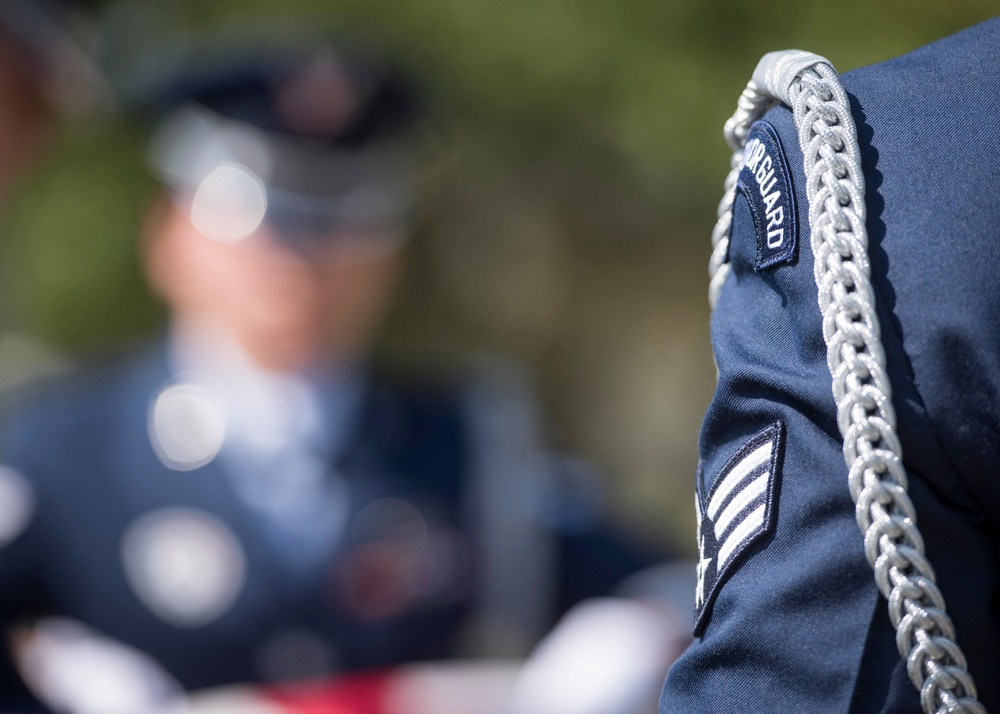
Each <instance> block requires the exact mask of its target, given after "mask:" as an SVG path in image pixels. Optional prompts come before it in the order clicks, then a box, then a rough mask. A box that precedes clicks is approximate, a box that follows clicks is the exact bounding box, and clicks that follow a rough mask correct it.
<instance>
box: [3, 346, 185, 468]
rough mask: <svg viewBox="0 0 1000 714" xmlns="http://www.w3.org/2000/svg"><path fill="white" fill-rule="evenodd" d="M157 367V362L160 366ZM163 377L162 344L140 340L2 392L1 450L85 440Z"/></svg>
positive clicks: (145, 399)
mask: <svg viewBox="0 0 1000 714" xmlns="http://www.w3.org/2000/svg"><path fill="white" fill-rule="evenodd" d="M161 365H163V366H162V367H161ZM165 375H166V367H165V362H164V359H163V356H162V347H161V346H160V345H159V344H155V345H153V344H142V345H138V346H135V345H133V346H128V347H121V348H116V349H114V350H111V351H106V352H102V353H100V354H91V355H87V356H85V357H83V358H82V359H80V360H78V361H76V362H75V363H74V365H73V366H72V367H71V368H70V369H68V370H67V371H66V372H64V373H62V374H59V375H57V376H51V377H46V378H43V379H39V380H33V381H31V382H29V383H28V384H25V385H21V386H18V387H17V388H16V389H14V390H12V391H10V392H9V393H7V394H5V395H3V396H2V399H3V405H2V421H0V424H2V434H3V437H2V448H3V449H4V452H5V453H6V452H9V451H10V450H12V449H17V448H18V447H19V446H23V445H24V444H26V443H28V444H32V445H33V446H34V447H35V448H36V449H37V445H38V444H39V443H42V444H45V443H48V444H51V445H53V446H54V447H55V446H56V445H65V444H67V443H68V440H74V441H78V440H80V439H86V438H89V437H88V434H91V433H92V432H93V431H94V430H95V429H97V428H99V425H101V424H106V423H107V421H108V420H110V419H114V418H120V417H121V416H123V415H124V414H125V413H126V412H127V411H128V410H129V409H130V408H131V407H133V406H134V405H135V403H136V402H137V401H143V402H148V400H149V394H150V393H151V391H150V390H151V389H152V388H153V387H152V386H151V385H152V383H153V382H155V381H157V380H159V381H162V380H163V379H164V378H165Z"/></svg>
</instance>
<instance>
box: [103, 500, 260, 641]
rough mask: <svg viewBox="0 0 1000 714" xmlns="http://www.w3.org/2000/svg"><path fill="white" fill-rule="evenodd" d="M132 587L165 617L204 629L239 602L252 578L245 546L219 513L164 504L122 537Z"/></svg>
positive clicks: (176, 624)
mask: <svg viewBox="0 0 1000 714" xmlns="http://www.w3.org/2000/svg"><path fill="white" fill-rule="evenodd" d="M121 547H122V562H123V564H124V566H125V575H126V577H127V579H128V582H129V585H131V586H132V590H133V591H134V592H135V594H136V595H138V596H139V599H140V600H142V602H143V603H144V604H145V605H146V606H147V607H148V608H149V609H150V610H152V612H154V613H155V614H156V615H157V616H158V617H160V618H161V619H162V620H164V621H166V622H169V623H170V624H172V625H174V626H176V627H202V626H204V625H207V624H208V623H210V622H212V621H213V620H215V619H217V618H219V617H221V616H222V615H223V614H224V613H225V612H226V611H227V610H228V609H229V608H230V606H231V605H232V604H233V603H234V602H235V601H236V598H237V597H238V596H239V594H240V592H241V591H242V590H243V584H244V581H245V579H246V556H245V555H244V552H243V547H242V546H241V545H240V542H239V541H238V540H237V539H236V536H235V535H234V534H233V533H232V531H230V530H229V528H228V527H227V526H226V525H225V524H224V523H223V522H222V521H220V520H219V519H217V518H216V517H215V516H212V515H210V514H208V513H205V512H202V511H197V510H195V509H191V508H164V509H161V510H158V511H153V512H151V513H147V514H145V515H144V516H142V517H141V518H139V519H138V520H137V521H136V522H135V523H133V524H132V525H131V526H130V527H129V529H128V530H127V531H126V533H125V535H124V537H123V538H122V546H121Z"/></svg>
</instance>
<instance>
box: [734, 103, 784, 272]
mask: <svg viewBox="0 0 1000 714" xmlns="http://www.w3.org/2000/svg"><path fill="white" fill-rule="evenodd" d="M737 187H738V190H739V191H741V192H742V193H743V195H745V196H746V198H747V203H748V204H749V205H750V216H751V217H752V219H753V227H754V232H755V233H756V234H757V261H756V263H755V264H754V269H755V270H757V272H760V271H762V270H766V269H768V268H772V267H774V266H776V265H781V264H782V263H791V262H794V261H795V254H796V248H797V243H798V230H797V228H798V224H797V222H796V216H795V194H794V193H793V192H792V175H791V172H790V171H789V170H788V161H787V160H786V159H785V152H784V151H783V150H782V148H781V140H780V139H779V138H778V133H777V132H776V131H775V130H774V127H772V126H771V125H770V124H768V123H767V122H766V121H758V122H755V123H754V124H753V126H751V127H750V133H749V134H748V135H747V142H746V144H745V145H744V147H743V168H742V169H741V170H740V178H739V182H738V183H737Z"/></svg>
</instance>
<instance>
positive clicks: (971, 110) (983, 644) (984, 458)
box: [660, 20, 1000, 714]
mask: <svg viewBox="0 0 1000 714" xmlns="http://www.w3.org/2000/svg"><path fill="white" fill-rule="evenodd" d="M998 46H1000V20H992V21H989V22H986V23H983V24H982V25H979V26H977V27H974V28H971V29H969V30H967V31H965V32H963V33H960V34H958V35H956V36H953V37H950V38H947V39H945V40H942V41H940V42H938V43H936V44H933V45H930V46H928V47H925V48H922V49H920V50H917V51H916V52H913V53H911V54H909V55H906V56H904V57H902V58H899V59H896V60H893V61H890V62H886V63H884V64H880V65H875V66H872V67H866V68H863V69H860V70H856V71H854V72H850V73H848V74H846V75H844V76H843V78H842V79H843V83H844V86H845V88H846V89H847V91H848V93H849V95H850V98H851V102H852V111H853V114H854V119H855V122H856V124H857V126H858V134H859V141H860V145H861V151H862V165H863V170H864V174H865V181H866V195H865V197H866V203H867V206H868V217H867V228H868V234H869V242H870V246H869V250H870V253H871V259H872V279H873V282H874V285H875V290H876V294H877V301H878V311H879V319H880V321H881V324H882V333H883V341H884V344H885V348H886V354H887V361H888V367H889V372H890V378H891V380H892V385H893V403H894V406H895V408H896V411H897V416H898V421H899V434H900V437H901V440H902V446H903V453H904V463H905V465H906V468H907V472H908V474H909V477H910V494H911V497H912V499H913V501H914V504H915V506H916V509H917V514H918V524H919V526H920V529H921V531H922V533H923V535H924V538H925V540H926V547H927V553H928V556H929V557H930V560H931V562H932V563H933V564H934V567H935V570H936V572H937V576H938V581H939V584H940V586H941V590H942V591H943V593H944V595H945V598H946V600H947V603H948V611H949V614H950V615H951V616H952V619H953V620H954V622H955V626H956V629H957V633H958V641H959V643H960V644H961V646H962V647H963V649H964V650H965V653H966V655H967V656H968V658H969V667H970V670H971V671H972V673H973V675H974V677H975V679H976V683H977V685H978V687H979V695H980V699H981V700H982V701H983V703H984V704H986V706H987V708H989V709H990V710H998V709H1000V689H998V686H1000V682H998V679H997V676H996V674H997V672H1000V647H998V646H997V643H998V642H1000V598H998V593H997V578H998V574H1000V573H998V547H1000V543H998V531H997V525H998V523H997V519H998V518H1000V480H998V478H997V474H998V473H1000V327H998V323H997V315H998V314H1000V281H998V280H997V275H998V274H1000V250H998V248H997V242H996V241H997V235H998V233H997V225H998V221H1000V195H998V192H997V181H998V179H1000V169H998V165H997V161H996V158H995V156H993V152H992V147H993V145H994V144H995V141H996V137H997V136H998V135H1000V80H998V75H997V72H996V61H995V58H996V48H997V47H998ZM765 119H766V120H767V121H768V122H769V123H770V124H771V125H772V126H774V128H775V129H776V131H777V133H778V135H779V137H780V141H781V143H782V145H783V147H784V149H785V151H786V153H787V158H788V162H789V165H790V167H791V174H792V182H793V184H794V187H795V190H796V201H797V209H798V213H799V215H800V216H802V217H803V221H804V220H805V219H804V217H805V216H807V215H808V207H807V205H806V198H805V177H804V174H803V167H802V154H801V151H800V149H799V146H798V140H797V134H796V130H795V127H794V123H793V121H792V117H791V114H790V112H789V110H788V109H787V108H786V107H778V108H775V109H774V110H772V111H771V112H769V113H768V115H767V116H766V117H765ZM801 229H802V240H801V241H800V248H799V257H798V261H797V262H795V263H793V264H790V265H781V266H778V267H776V268H774V269H772V270H771V271H768V272H765V273H756V272H754V270H753V267H754V262H755V260H756V244H757V241H756V235H755V232H754V225H753V221H752V217H751V215H750V211H749V208H748V206H747V203H746V199H745V198H744V197H742V196H739V197H738V198H737V202H736V206H735V211H734V225H733V231H732V244H731V248H730V260H731V264H732V274H731V275H730V276H729V278H728V279H727V282H726V284H725V286H724V288H723V290H722V292H721V295H720V298H719V301H718V304H717V306H716V309H715V313H714V315H713V318H712V342H713V347H714V350H715V354H716V359H717V361H718V366H719V384H718V388H717V391H716V394H715V396H714V398H713V401H712V403H711V405H710V407H709V410H708V413H707V415H706V417H705V421H704V424H703V427H702V432H701V441H700V450H701V458H702V460H703V472H702V473H703V477H702V478H703V481H702V483H700V484H699V487H700V488H701V489H707V488H710V487H711V481H712V479H713V478H714V477H715V476H716V475H717V474H718V473H719V470H720V468H721V467H722V465H723V464H724V463H725V461H726V459H728V458H729V457H730V456H731V455H732V453H733V452H734V451H735V450H736V449H737V448H739V446H740V445H741V444H742V443H743V442H744V441H745V440H746V439H747V438H748V437H749V436H750V435H752V434H754V433H756V432H757V431H759V430H760V429H762V428H763V427H764V426H766V425H767V424H768V423H770V422H771V421H773V420H774V419H776V418H780V419H782V420H783V421H784V422H785V424H786V428H787V434H786V446H785V459H784V467H783V477H782V483H781V489H780V493H779V497H778V509H777V519H776V527H775V529H774V533H773V537H772V538H771V539H770V540H765V541H762V542H761V543H760V544H759V545H758V546H757V550H756V552H752V553H750V554H749V557H748V558H747V559H746V560H745V561H744V563H743V564H742V565H741V566H740V567H739V568H737V570H736V572H734V573H733V575H732V576H731V578H730V580H729V582H727V583H726V584H725V585H724V586H723V587H722V588H721V590H720V591H719V594H718V598H717V600H716V602H715V605H714V608H713V611H712V613H711V615H710V618H709V620H708V622H707V624H706V627H705V631H704V634H703V637H702V638H701V639H700V640H699V641H697V642H696V643H695V644H694V645H693V646H692V647H691V648H690V650H689V651H688V652H687V653H686V654H685V655H684V657H682V658H681V660H680V661H679V662H677V663H676V664H675V665H674V667H673V668H672V669H671V671H670V674H669V676H668V679H667V682H666V685H665V688H664V692H663V696H662V699H661V704H660V712H661V714H667V713H668V712H684V713H685V714H687V713H690V712H727V711H734V710H736V709H744V710H747V711H754V712H790V711H794V712H855V713H859V714H860V713H864V714H876V713H882V714H888V713H889V712H913V713H914V714H916V713H918V712H919V711H920V706H919V700H918V696H917V693H916V691H915V689H914V688H913V686H912V685H911V684H910V683H909V680H908V678H907V676H906V672H905V669H904V667H903V664H902V663H901V660H900V657H899V654H898V652H897V650H896V646H895V642H894V637H893V631H892V627H891V625H890V623H889V621H888V616H887V615H886V603H885V601H884V600H883V599H882V598H881V596H880V595H879V594H878V592H877V590H876V588H875V585H874V581H873V579H872V574H871V569H870V567H869V565H868V563H867V561H866V560H865V558H864V555H863V552H862V540H861V535H860V532H859V531H858V528H857V525H856V523H855V519H854V509H853V505H852V503H851V499H850V496H849V494H848V490H847V472H846V467H845V465H844V460H843V456H842V454H841V448H840V443H841V437H840V434H839V432H838V430H837V426H836V423H835V407H834V403H833V398H832V396H831V391H830V375H829V373H828V371H827V366H826V350H825V346H824V344H823V340H822V334H821V323H820V314H819V308H818V305H817V298H816V286H815V283H814V278H813V255H812V251H811V248H810V243H809V240H808V226H807V225H805V224H803V226H802V228H801Z"/></svg>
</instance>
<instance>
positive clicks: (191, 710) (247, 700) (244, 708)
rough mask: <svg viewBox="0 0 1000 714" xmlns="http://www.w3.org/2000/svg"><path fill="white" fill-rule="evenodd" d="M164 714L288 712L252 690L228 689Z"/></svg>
mask: <svg viewBox="0 0 1000 714" xmlns="http://www.w3.org/2000/svg"><path fill="white" fill-rule="evenodd" d="M157 714H159V712H157ZM163 714H286V711H285V709H284V707H281V706H279V705H277V704H272V703H270V702H268V701H267V700H265V699H264V698H263V697H261V696H260V695H259V694H257V693H255V692H254V691H253V690H252V689H250V690H248V689H247V688H245V687H227V688H224V689H217V690H212V691H211V692H208V693H206V694H199V695H195V696H193V697H192V698H191V699H190V700H189V701H187V702H183V703H179V704H177V705H176V706H174V707H172V708H170V709H167V710H165V711H164V712H163ZM331 714H336V713H335V712H331Z"/></svg>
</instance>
